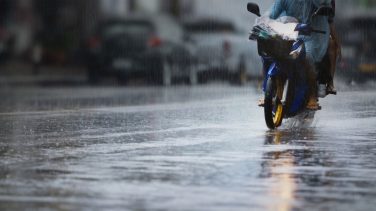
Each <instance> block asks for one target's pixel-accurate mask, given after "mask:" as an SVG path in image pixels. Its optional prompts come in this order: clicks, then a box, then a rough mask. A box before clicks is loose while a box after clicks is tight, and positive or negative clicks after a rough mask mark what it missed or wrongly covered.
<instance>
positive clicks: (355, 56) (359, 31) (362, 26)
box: [337, 14, 376, 81]
mask: <svg viewBox="0 0 376 211" xmlns="http://www.w3.org/2000/svg"><path fill="white" fill-rule="evenodd" d="M339 23H342V24H339V25H338V27H337V28H338V30H339V31H340V34H342V36H341V38H342V54H343V59H342V61H341V62H340V64H339V69H341V70H342V71H341V73H342V74H344V75H346V76H348V77H350V78H351V79H353V80H357V81H363V80H366V79H371V78H373V79H376V41H375V40H374V38H375V37H376V16H375V15H364V14H362V15H359V16H358V15H356V16H351V17H347V18H346V19H344V20H341V21H340V22H339Z"/></svg>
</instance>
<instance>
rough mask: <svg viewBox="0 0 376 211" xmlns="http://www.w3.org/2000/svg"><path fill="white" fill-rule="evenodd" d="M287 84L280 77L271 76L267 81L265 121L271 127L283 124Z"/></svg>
mask: <svg viewBox="0 0 376 211" xmlns="http://www.w3.org/2000/svg"><path fill="white" fill-rule="evenodd" d="M284 89H285V84H284V83H283V81H282V80H281V79H280V78H278V77H275V78H274V77H271V78H269V79H268V81H267V85H266V90H265V106H264V112H265V121H266V125H267V126H268V128H270V129H275V128H277V127H279V126H281V124H282V120H283V116H284V107H283V103H282V98H283V95H284Z"/></svg>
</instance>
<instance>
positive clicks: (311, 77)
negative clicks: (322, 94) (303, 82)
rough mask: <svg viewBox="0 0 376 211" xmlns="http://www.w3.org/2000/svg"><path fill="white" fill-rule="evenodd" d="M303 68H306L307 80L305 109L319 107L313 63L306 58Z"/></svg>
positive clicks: (316, 108)
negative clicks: (307, 97)
mask: <svg viewBox="0 0 376 211" xmlns="http://www.w3.org/2000/svg"><path fill="white" fill-rule="evenodd" d="M304 63H305V69H306V70H307V81H308V86H309V90H308V93H309V99H308V103H307V109H310V110H318V109H319V108H320V106H319V104H318V98H317V74H316V72H315V68H314V65H313V64H312V63H311V62H310V61H308V60H306V61H305V62H304Z"/></svg>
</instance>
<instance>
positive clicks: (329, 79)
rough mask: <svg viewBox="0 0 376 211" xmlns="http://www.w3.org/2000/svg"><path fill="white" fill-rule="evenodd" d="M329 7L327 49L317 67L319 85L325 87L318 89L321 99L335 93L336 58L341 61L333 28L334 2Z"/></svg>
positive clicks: (339, 46) (338, 45) (337, 40)
mask: <svg viewBox="0 0 376 211" xmlns="http://www.w3.org/2000/svg"><path fill="white" fill-rule="evenodd" d="M331 5H332V8H333V14H332V15H331V16H329V17H328V23H329V28H330V39H329V47H328V50H327V53H326V55H325V57H324V59H323V61H322V62H321V64H320V65H319V67H320V69H321V70H320V74H319V81H320V83H321V84H326V86H325V85H323V86H324V87H322V89H323V90H320V89H319V93H320V92H323V93H321V94H319V95H321V96H323V97H324V96H325V95H326V93H328V94H336V93H337V91H336V89H335V88H334V83H333V79H334V74H335V70H336V64H337V58H338V59H341V57H342V51H341V44H340V41H339V38H338V36H337V32H336V29H335V26H334V16H335V0H332V1H331Z"/></svg>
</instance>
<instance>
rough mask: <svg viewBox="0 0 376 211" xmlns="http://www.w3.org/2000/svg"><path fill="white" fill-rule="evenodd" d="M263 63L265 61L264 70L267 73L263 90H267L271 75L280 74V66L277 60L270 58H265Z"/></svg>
mask: <svg viewBox="0 0 376 211" xmlns="http://www.w3.org/2000/svg"><path fill="white" fill-rule="evenodd" d="M271 61H272V62H271ZM270 62H271V63H270ZM263 63H264V71H265V73H266V74H265V78H264V84H263V90H264V92H265V90H266V84H267V82H268V79H269V78H270V77H273V76H276V75H278V73H279V68H278V65H277V62H275V61H273V60H269V58H263Z"/></svg>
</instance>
